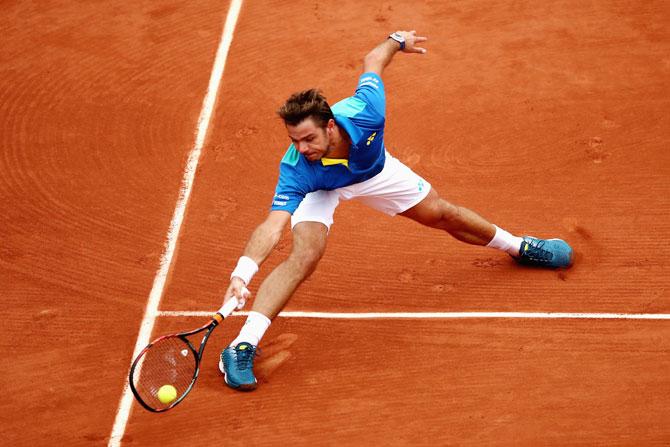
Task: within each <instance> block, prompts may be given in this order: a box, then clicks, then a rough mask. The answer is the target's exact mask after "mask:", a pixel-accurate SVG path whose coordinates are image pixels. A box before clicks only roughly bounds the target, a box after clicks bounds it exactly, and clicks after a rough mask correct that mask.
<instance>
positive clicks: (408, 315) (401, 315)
mask: <svg viewBox="0 0 670 447" xmlns="http://www.w3.org/2000/svg"><path fill="white" fill-rule="evenodd" d="M248 314H249V312H233V313H232V314H231V316H244V315H248ZM156 316H157V317H211V316H212V312H206V311H166V310H164V311H160V312H157V313H156ZM278 316H279V317H285V318H327V319H333V320H374V319H394V318H395V319H412V318H415V319H449V318H536V319H591V320H670V314H622V313H581V312H340V313H338V312H301V311H287V312H280V313H279V315H278Z"/></svg>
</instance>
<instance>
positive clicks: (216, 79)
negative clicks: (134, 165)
mask: <svg viewBox="0 0 670 447" xmlns="http://www.w3.org/2000/svg"><path fill="white" fill-rule="evenodd" d="M242 1H243V0H232V1H231V3H230V8H229V9H228V15H227V16H226V23H225V25H224V27H223V33H222V34H221V41H220V42H219V48H218V50H217V51H216V58H215V60H214V68H213V69H212V74H211V76H210V78H209V85H208V87H207V93H206V95H205V99H204V101H203V104H202V109H201V110H200V117H199V118H198V132H197V134H196V139H195V144H194V146H193V148H192V149H191V152H190V154H189V156H188V161H187V163H186V169H185V171H184V177H183V179H182V181H181V187H180V190H179V198H178V199H177V205H176V207H175V210H174V215H173V216H172V221H171V222H170V228H169V230H168V234H167V240H166V242H165V250H164V252H163V254H162V255H161V259H160V268H159V270H158V272H156V277H155V278H154V283H153V287H152V289H151V293H150V294H149V301H148V302H147V307H146V309H145V311H144V317H143V318H142V323H141V325H140V332H139V335H138V336H137V343H136V344H135V350H134V352H133V356H132V358H133V359H134V358H135V357H137V355H138V354H139V353H140V351H141V350H142V349H144V347H145V346H146V345H147V344H149V342H150V341H151V340H150V337H151V332H152V330H153V327H154V323H155V321H156V316H157V315H158V306H159V304H160V301H161V298H162V296H163V290H164V288H165V282H166V279H167V276H168V272H169V271H170V266H171V265H172V258H173V256H174V252H175V248H176V246H177V239H178V237H179V231H180V229H181V225H182V222H183V221H184V213H185V211H186V205H187V203H188V199H189V197H190V196H191V189H192V188H193V181H194V179H195V172H196V169H197V167H198V161H199V159H200V153H201V152H202V147H203V145H204V144H205V138H206V137H207V129H208V128H209V122H210V121H211V118H212V113H213V111H214V105H215V104H216V97H217V94H218V91H219V85H220V84H221V78H222V76H223V69H224V68H225V66H226V59H227V57H228V50H229V49H230V44H231V43H232V41H233V32H234V30H235V25H236V23H237V18H238V16H239V15H240V8H241V7H242ZM132 404H133V395H132V393H131V391H130V387H129V386H128V383H127V382H126V383H125V386H124V388H123V395H122V396H121V400H120V402H119V408H118V410H117V412H116V418H115V420H114V426H113V427H112V433H111V435H110V437H109V443H108V444H107V445H108V446H109V447H118V446H120V445H121V439H122V438H123V434H124V433H125V431H126V424H127V423H128V418H129V417H130V410H131V408H132Z"/></svg>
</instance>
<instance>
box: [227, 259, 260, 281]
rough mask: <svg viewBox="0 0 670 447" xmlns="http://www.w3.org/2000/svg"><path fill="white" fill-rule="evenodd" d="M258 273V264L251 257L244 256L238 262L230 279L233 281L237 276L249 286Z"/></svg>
mask: <svg viewBox="0 0 670 447" xmlns="http://www.w3.org/2000/svg"><path fill="white" fill-rule="evenodd" d="M257 271H258V264H256V263H255V262H254V260H253V259H251V258H250V257H248V256H242V257H241V258H240V259H239V261H237V266H236V267H235V270H233V273H231V274H230V279H233V276H237V277H238V278H240V279H241V280H242V281H244V284H245V285H247V286H248V285H249V283H250V282H251V278H253V277H254V275H255V274H256V272H257Z"/></svg>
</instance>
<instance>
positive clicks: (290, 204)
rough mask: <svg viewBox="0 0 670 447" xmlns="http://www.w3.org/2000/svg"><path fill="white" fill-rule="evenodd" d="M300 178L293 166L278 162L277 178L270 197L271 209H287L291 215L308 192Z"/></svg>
mask: <svg viewBox="0 0 670 447" xmlns="http://www.w3.org/2000/svg"><path fill="white" fill-rule="evenodd" d="M302 180H303V179H302V177H301V176H300V175H299V174H298V173H297V172H296V169H295V168H294V167H293V166H291V165H288V164H285V163H281V164H280V167H279V180H278V181H277V186H276V188H275V195H274V198H273V199H272V207H271V209H272V211H288V212H289V213H291V215H292V214H293V213H294V212H295V210H297V209H298V206H299V205H300V202H302V200H303V199H304V198H305V196H306V195H307V192H308V191H307V189H308V188H307V187H306V185H304V184H303V183H304V182H303V181H302Z"/></svg>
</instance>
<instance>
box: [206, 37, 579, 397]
mask: <svg viewBox="0 0 670 447" xmlns="http://www.w3.org/2000/svg"><path fill="white" fill-rule="evenodd" d="M426 40H427V38H426V37H421V36H417V35H416V32H415V31H398V32H394V33H393V34H391V35H390V36H389V37H388V38H387V39H386V40H384V41H383V42H382V43H381V44H379V45H378V46H377V47H376V48H374V49H373V50H372V51H370V53H368V54H367V55H366V56H365V59H364V62H363V74H362V75H361V76H360V78H359V80H358V85H357V86H356V91H355V93H354V95H353V96H351V97H349V98H346V99H344V100H342V101H340V102H338V103H337V104H334V105H333V106H332V107H330V106H329V105H328V103H327V102H326V99H325V98H324V97H323V96H322V94H321V92H319V91H318V90H315V89H311V90H305V91H302V92H299V93H295V94H294V95H292V96H291V97H290V98H289V99H288V100H287V101H286V103H285V104H284V105H283V106H281V108H280V109H279V111H278V114H279V116H280V117H281V118H282V119H283V120H284V123H285V124H286V130H287V132H288V136H289V138H290V139H291V145H290V146H289V147H288V150H287V151H286V154H285V155H284V157H283V159H282V160H281V163H280V167H279V180H278V182H277V187H276V190H275V195H274V201H273V202H272V207H271V210H270V212H269V214H268V216H267V218H266V219H265V221H264V222H263V223H261V224H260V225H259V226H258V227H257V228H256V230H255V231H254V232H253V234H252V235H251V238H250V240H249V242H248V243H247V246H246V248H245V249H244V253H243V256H242V257H241V258H240V259H239V261H238V263H237V266H236V267H235V269H234V270H233V272H232V274H231V277H230V286H229V287H228V290H227V292H226V294H225V297H224V302H225V301H227V300H228V299H230V297H231V296H233V295H235V296H236V297H237V298H238V299H244V298H246V296H244V295H245V294H248V292H247V291H246V287H247V286H249V283H250V282H251V279H252V277H253V276H254V274H255V273H256V272H257V271H258V267H259V265H261V264H262V263H263V261H265V259H266V258H267V256H268V255H269V254H270V252H271V251H272V249H273V248H274V246H275V245H276V244H277V242H279V239H280V236H281V234H282V231H283V229H284V227H285V226H286V224H287V223H288V222H289V220H290V221H291V228H292V231H293V248H292V251H291V253H290V254H289V256H288V258H287V259H286V260H285V261H284V262H283V263H282V264H280V265H279V266H277V268H275V269H274V270H273V271H272V272H271V273H270V274H269V276H268V277H267V278H266V279H265V281H264V282H263V283H262V284H261V286H260V288H259V290H258V293H257V294H256V298H255V300H254V303H253V308H252V310H251V312H250V313H249V316H248V318H247V321H246V323H245V324H244V326H243V327H242V330H241V331H240V333H239V335H238V336H237V338H235V339H234V340H233V341H232V342H231V343H230V345H229V347H227V348H225V349H224V350H223V352H222V353H221V360H220V363H219V368H220V370H221V372H222V373H223V374H224V378H225V382H226V383H227V384H228V386H230V387H231V388H235V389H238V390H252V389H255V388H256V385H257V382H256V377H255V376H254V372H253V362H254V357H255V355H256V347H257V346H258V344H259V342H260V340H261V338H262V337H263V334H264V333H265V331H266V330H267V328H268V327H269V326H270V323H271V321H272V319H273V318H274V317H275V316H276V315H277V314H278V313H279V311H280V310H281V309H282V308H283V307H284V305H285V304H286V303H287V301H288V300H289V298H290V297H291V295H292V294H293V293H294V292H295V290H296V289H297V288H298V286H299V285H300V284H301V283H302V282H303V281H304V280H305V279H306V278H307V277H308V276H309V275H310V274H311V273H312V272H313V271H314V269H315V268H316V266H317V263H318V262H319V260H320V259H321V257H322V256H323V254H324V251H325V249H326V238H327V236H328V230H329V229H330V226H331V225H332V224H333V213H334V212H335V208H336V207H337V205H338V203H339V202H340V201H341V200H350V199H357V200H359V201H361V202H363V203H365V204H366V205H368V206H370V207H372V208H374V209H377V210H379V211H381V212H383V213H386V214H389V215H392V216H393V215H398V214H399V215H401V216H405V217H408V218H410V219H413V220H415V221H417V222H419V223H421V224H423V225H426V226H428V227H432V228H437V229H440V230H444V231H446V232H448V233H449V234H451V235H452V236H453V237H455V238H456V239H458V240H460V241H463V242H465V243H468V244H473V245H485V246H488V247H491V248H494V249H498V250H501V251H503V252H507V253H509V254H510V255H511V256H512V257H513V258H514V259H516V261H518V262H519V263H521V264H526V265H532V266H541V267H549V268H561V267H569V266H570V265H571V263H572V248H571V247H570V246H569V245H568V244H567V243H566V242H565V241H562V240H560V239H537V238H534V237H530V236H523V237H518V236H514V235H512V234H510V233H508V232H507V231H505V230H503V229H501V228H499V227H497V226H495V225H493V224H491V223H489V222H488V221H486V220H485V219H483V218H482V217H480V216H479V215H477V214H476V213H474V212H473V211H470V210H469V209H466V208H463V207H461V206H457V205H454V204H452V203H449V202H447V201H446V200H444V199H442V198H440V196H439V195H438V193H437V191H435V189H434V188H432V187H431V185H430V183H429V182H428V181H427V180H425V179H424V178H422V177H421V176H419V175H418V174H416V173H414V172H412V170H411V169H409V168H408V167H407V166H405V165H404V164H403V163H402V162H400V161H399V160H398V159H396V158H394V157H393V156H392V155H391V154H390V153H389V152H388V150H387V148H386V145H385V144H384V123H385V118H386V96H385V93H384V83H383V81H382V78H381V75H382V72H383V71H384V68H385V67H386V66H387V65H388V64H389V62H391V59H393V56H394V55H395V54H396V53H397V52H399V51H401V52H404V53H416V54H425V53H426V49H425V48H423V47H422V46H421V45H422V44H423V42H425V41H426Z"/></svg>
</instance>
